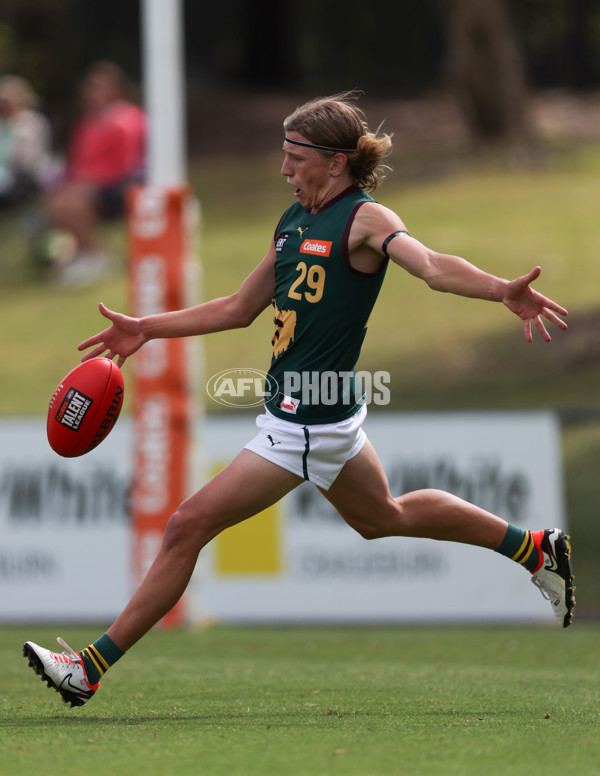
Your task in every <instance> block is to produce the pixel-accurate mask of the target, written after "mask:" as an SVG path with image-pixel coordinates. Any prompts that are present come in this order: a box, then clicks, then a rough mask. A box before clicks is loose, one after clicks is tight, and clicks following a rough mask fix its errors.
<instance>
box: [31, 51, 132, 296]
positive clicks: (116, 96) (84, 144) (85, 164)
mask: <svg viewBox="0 0 600 776" xmlns="http://www.w3.org/2000/svg"><path fill="white" fill-rule="evenodd" d="M125 88H126V81H125V77H124V74H123V73H122V71H121V69H120V68H119V67H118V66H117V65H115V64H113V63H112V62H98V63H96V64H94V65H92V67H91V68H90V69H89V70H88V72H87V74H86V76H85V78H84V80H83V82H82V86H81V105H82V114H81V116H80V118H79V119H78V120H77V122H76V123H75V126H74V127H73V131H72V134H71V138H70V142H69V148H68V151H67V159H66V166H65V173H64V177H63V178H62V180H60V181H59V182H58V183H57V184H56V185H55V186H53V187H52V188H51V189H50V190H49V191H48V193H47V197H46V212H47V215H48V217H49V220H50V225H51V226H52V227H54V228H56V229H60V230H63V231H66V232H69V233H70V234H71V235H72V237H73V251H72V253H73V255H72V257H70V260H69V261H68V262H67V263H63V264H62V265H61V266H60V267H58V268H56V273H57V276H56V279H57V280H58V281H59V282H62V283H64V284H66V285H85V284H87V283H89V282H93V281H94V280H96V279H97V278H98V277H100V276H102V275H103V274H104V273H105V272H106V271H107V269H108V268H109V265H110V261H109V259H108V257H107V255H106V253H105V251H104V250H103V248H102V246H101V244H100V236H99V229H98V227H99V224H100V222H101V221H102V220H104V219H109V218H116V217H120V216H122V215H123V213H124V210H125V194H126V191H127V189H128V187H129V186H130V185H131V184H133V183H140V182H142V181H143V178H144V163H145V145H146V120H145V115H144V113H143V111H142V110H141V108H139V107H138V106H137V105H135V104H134V103H132V102H130V101H128V100H126V99H125V98H124V93H125Z"/></svg>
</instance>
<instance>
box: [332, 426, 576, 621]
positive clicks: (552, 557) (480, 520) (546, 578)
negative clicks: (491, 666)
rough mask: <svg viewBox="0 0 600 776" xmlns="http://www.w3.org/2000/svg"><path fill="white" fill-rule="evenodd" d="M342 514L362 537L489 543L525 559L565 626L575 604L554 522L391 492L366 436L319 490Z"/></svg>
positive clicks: (424, 494) (425, 493) (564, 544)
mask: <svg viewBox="0 0 600 776" xmlns="http://www.w3.org/2000/svg"><path fill="white" fill-rule="evenodd" d="M321 492H322V493H323V495H324V496H325V498H326V499H328V500H329V501H330V502H331V503H332V504H333V506H334V507H335V508H336V509H337V510H338V512H339V513H340V514H341V515H342V517H343V518H344V520H345V521H346V522H347V523H348V524H349V525H350V526H352V528H354V529H355V530H356V531H358V532H359V533H360V534H361V535H362V536H364V537H365V538H366V539H377V538H380V537H384V536H413V537H422V538H427V539H439V540H445V541H451V542H461V543H463V544H473V545H477V546H479V547H487V548H488V549H491V550H495V551H496V552H499V553H500V554H502V555H505V556H506V557H508V558H511V559H512V560H514V561H516V562H517V563H520V564H521V565H523V566H524V567H525V568H526V569H527V570H528V571H530V572H531V573H532V575H533V577H532V580H533V582H534V583H535V584H536V585H537V586H538V587H539V588H540V590H541V591H542V594H543V595H544V597H546V598H547V599H548V600H549V601H550V603H551V604H552V609H553V611H554V614H555V616H556V619H557V621H558V623H559V624H560V625H562V626H563V627H564V628H566V627H568V626H569V625H570V624H571V620H572V619H573V609H574V607H575V586H574V584H573V581H574V579H575V577H574V576H573V574H572V572H571V567H570V557H571V545H570V542H569V537H568V536H566V535H565V534H564V533H563V532H562V531H561V530H560V529H558V528H549V529H546V530H541V531H535V532H531V531H527V530H525V529H522V528H519V527H517V526H515V525H512V524H509V523H507V522H506V520H503V519H502V518H500V517H498V516H497V515H494V514H492V513H491V512H487V511H486V510H484V509H481V508H480V507H478V506H476V505H474V504H471V503H469V502H467V501H464V500H463V499H460V498H458V497H457V496H453V495H452V494H450V493H445V492H444V491H441V490H433V489H426V490H417V491H413V492H412V493H406V494H404V495H403V496H399V497H397V498H394V497H393V496H392V494H391V493H390V489H389V484H388V481H387V477H386V476H385V472H384V470H383V466H382V465H381V462H380V460H379V458H378V456H377V454H376V452H375V450H374V449H373V446H372V445H371V444H370V442H368V441H367V442H366V444H365V446H364V447H363V449H362V450H361V451H360V453H359V454H358V455H357V456H355V457H354V458H351V459H350V460H349V461H348V462H347V463H346V464H345V466H344V468H343V469H342V471H341V472H340V474H339V475H338V477H337V479H336V480H335V482H334V483H333V485H332V486H331V487H330V489H329V490H328V491H321Z"/></svg>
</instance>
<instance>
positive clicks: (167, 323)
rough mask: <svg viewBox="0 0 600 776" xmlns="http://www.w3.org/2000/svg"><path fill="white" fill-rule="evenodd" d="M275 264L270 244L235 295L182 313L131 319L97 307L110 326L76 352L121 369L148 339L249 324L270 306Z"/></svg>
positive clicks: (190, 334)
mask: <svg viewBox="0 0 600 776" xmlns="http://www.w3.org/2000/svg"><path fill="white" fill-rule="evenodd" d="M274 262H275V246H274V245H272V247H271V249H270V250H269V252H268V253H267V255H266V256H265V258H264V259H263V260H262V261H261V263H260V264H259V265H258V266H257V267H256V268H255V269H254V271H253V272H252V273H251V274H250V275H249V276H248V277H247V278H246V280H245V281H244V282H243V283H242V286H241V287H240V289H239V291H237V292H236V293H235V294H231V295H230V296H224V297H221V298H219V299H212V300H211V301H209V302H204V303H203V304H200V305H197V306H196V307H188V308H186V309H184V310H174V311H171V312H165V313H159V314H157V315H148V316H146V317H144V318H132V317H131V316H129V315H123V314H122V313H118V312H115V311H114V310H110V309H109V308H108V307H106V306H105V305H103V304H100V312H101V313H102V315H103V316H104V317H105V318H107V319H108V320H109V321H110V322H111V325H110V326H109V327H108V328H107V329H104V330H103V331H101V332H99V333H98V334H94V335H93V336H92V337H89V338H88V339H86V340H84V341H83V342H82V343H81V344H80V345H78V348H77V349H78V350H87V349H88V348H92V350H90V351H88V352H87V353H86V354H85V355H84V356H83V357H82V359H81V360H82V361H87V360H88V359H90V358H96V357H97V356H102V355H105V356H106V357H107V358H110V359H114V358H115V357H117V364H118V365H119V366H122V365H123V364H124V363H125V360H126V359H127V358H129V356H131V355H133V354H134V353H135V352H136V351H138V350H139V349H140V348H141V347H142V345H143V344H144V343H145V342H148V340H151V339H161V338H171V337H190V336H195V335H199V334H211V333H213V332H217V331H226V330H228V329H239V328H242V327H244V326H248V325H250V323H252V321H253V320H254V319H255V318H256V317H257V316H258V315H259V314H260V313H261V312H262V311H263V310H264V309H265V308H266V307H268V305H270V303H271V299H272V298H273V295H274V293H275V271H274Z"/></svg>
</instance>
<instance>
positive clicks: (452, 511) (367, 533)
mask: <svg viewBox="0 0 600 776" xmlns="http://www.w3.org/2000/svg"><path fill="white" fill-rule="evenodd" d="M322 493H323V495H324V496H325V498H327V499H328V500H329V501H330V502H331V503H332V504H333V506H334V507H335V508H336V509H337V510H338V512H339V513H340V514H341V515H342V517H343V518H344V520H345V521H346V522H347V523H348V524H349V525H350V526H352V528H354V529H355V530H356V531H358V533H360V534H361V536H364V537H365V538H366V539H377V538H381V537H384V536H415V537H422V538H427V539H440V540H445V541H454V542H462V543H465V544H475V545H479V546H481V547H488V548H490V549H495V548H496V547H498V545H499V544H500V542H501V541H502V539H503V537H504V534H505V533H506V529H507V527H508V523H507V522H506V521H505V520H502V519H501V518H500V517H497V516H496V515H493V514H491V513H490V512H486V511H485V510H484V509H481V508H479V507H477V506H475V505H474V504H470V503H469V502H467V501H463V500H462V499H460V498H457V497H456V496H453V495H452V494H450V493H446V492H444V491H441V490H433V489H428V490H417V491H414V492H412V493H407V494H405V495H403V496H399V497H396V498H394V497H393V496H392V494H391V493H390V488H389V484H388V481H387V477H386V475H385V472H384V470H383V466H382V464H381V461H380V460H379V457H378V456H377V453H376V452H375V450H374V448H373V446H372V445H371V443H370V442H369V441H367V442H366V443H365V446H364V447H363V449H362V450H361V451H360V453H359V454H358V455H357V456H355V457H354V458H351V459H350V460H349V461H348V462H347V463H346V464H345V466H344V468H343V469H342V471H341V472H340V474H339V475H338V477H337V479H336V480H335V482H334V483H333V485H332V486H331V487H330V489H329V490H328V491H322Z"/></svg>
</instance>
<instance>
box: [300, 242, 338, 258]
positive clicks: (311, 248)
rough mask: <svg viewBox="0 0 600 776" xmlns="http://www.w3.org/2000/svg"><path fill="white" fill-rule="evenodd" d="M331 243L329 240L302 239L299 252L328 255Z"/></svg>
mask: <svg viewBox="0 0 600 776" xmlns="http://www.w3.org/2000/svg"><path fill="white" fill-rule="evenodd" d="M331 246H332V243H331V241H330V240H313V239H310V240H304V242H303V243H302V245H301V246H300V253H310V255H311V256H329V254H330V253H331Z"/></svg>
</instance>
